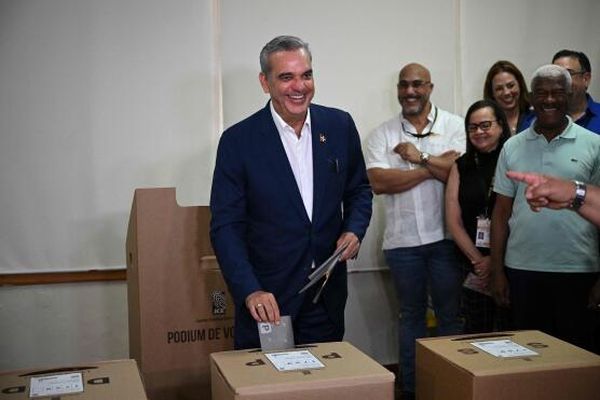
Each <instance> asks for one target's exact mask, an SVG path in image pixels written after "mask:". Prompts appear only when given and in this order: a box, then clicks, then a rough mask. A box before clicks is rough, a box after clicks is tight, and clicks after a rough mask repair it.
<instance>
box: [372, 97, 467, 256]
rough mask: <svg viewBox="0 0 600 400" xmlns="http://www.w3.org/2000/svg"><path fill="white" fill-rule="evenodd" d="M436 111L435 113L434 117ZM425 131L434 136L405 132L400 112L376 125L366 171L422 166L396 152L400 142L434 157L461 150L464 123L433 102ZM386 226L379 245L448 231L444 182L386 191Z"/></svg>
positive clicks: (420, 240)
mask: <svg viewBox="0 0 600 400" xmlns="http://www.w3.org/2000/svg"><path fill="white" fill-rule="evenodd" d="M436 113H437V116H436ZM428 119H429V125H428V126H426V127H425V132H427V131H429V130H431V132H433V134H431V135H429V136H427V137H424V138H416V137H413V136H411V135H410V134H408V133H407V132H406V131H405V129H407V130H408V131H412V132H415V130H414V127H413V126H412V125H411V124H410V122H408V121H407V120H406V119H404V118H403V117H402V115H398V116H396V117H394V118H392V119H390V120H389V121H387V122H384V123H383V124H381V125H380V126H379V127H377V128H376V129H375V130H374V131H373V132H372V133H371V135H370V136H369V139H368V141H367V146H366V150H365V158H366V163H367V169H370V168H397V169H401V170H412V169H415V168H423V167H421V166H420V165H415V164H411V163H410V162H408V161H405V160H403V159H402V158H401V157H400V156H399V155H398V154H397V153H395V152H394V147H396V146H397V145H398V144H399V143H405V142H409V143H412V144H414V145H415V147H416V148H417V149H418V150H419V151H422V152H426V153H429V154H431V155H434V156H437V155H440V154H442V153H444V152H446V151H448V150H456V151H458V152H460V153H464V151H465V140H466V139H465V130H464V129H465V128H464V122H463V119H462V118H461V117H459V116H458V115H454V114H451V113H449V112H447V111H444V110H441V109H439V108H437V107H435V106H432V107H431V112H430V114H429V116H428ZM382 196H383V197H384V199H385V215H386V227H385V232H384V237H383V248H384V249H386V250H387V249H394V248H398V247H414V246H420V245H424V244H429V243H434V242H436V241H439V240H442V239H444V238H445V237H448V235H447V234H446V232H445V228H444V184H443V183H442V182H440V181H438V180H437V179H427V180H426V181H423V182H421V183H420V184H418V185H417V186H415V187H413V188H412V189H410V190H407V191H405V192H402V193H396V194H384V195H382Z"/></svg>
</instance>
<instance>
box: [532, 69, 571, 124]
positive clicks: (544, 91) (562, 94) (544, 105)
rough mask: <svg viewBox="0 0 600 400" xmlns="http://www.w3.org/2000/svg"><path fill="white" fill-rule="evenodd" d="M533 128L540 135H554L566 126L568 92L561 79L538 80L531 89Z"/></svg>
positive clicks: (563, 80) (565, 84)
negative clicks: (534, 120) (533, 116)
mask: <svg viewBox="0 0 600 400" xmlns="http://www.w3.org/2000/svg"><path fill="white" fill-rule="evenodd" d="M531 90H532V92H531V94H532V98H531V104H532V105H533V109H534V111H535V114H536V117H537V119H536V122H535V127H536V129H538V130H539V131H540V132H541V133H546V132H548V133H556V131H557V130H558V129H559V128H561V127H562V126H563V125H564V124H566V115H567V103H568V96H569V91H568V90H567V83H566V82H565V79H564V78H563V77H556V78H539V79H537V80H536V81H535V82H534V85H533V87H532V88H531Z"/></svg>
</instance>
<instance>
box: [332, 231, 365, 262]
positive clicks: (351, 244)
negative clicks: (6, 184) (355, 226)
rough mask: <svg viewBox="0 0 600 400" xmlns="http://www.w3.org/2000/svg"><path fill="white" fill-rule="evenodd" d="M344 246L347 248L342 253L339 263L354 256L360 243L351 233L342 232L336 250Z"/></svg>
mask: <svg viewBox="0 0 600 400" xmlns="http://www.w3.org/2000/svg"><path fill="white" fill-rule="evenodd" d="M345 244H347V245H348V247H346V250H344V252H343V253H342V256H341V257H340V261H346V260H349V259H351V258H352V257H354V256H356V254H358V249H359V248H360V241H359V240H358V237H357V236H356V235H355V234H354V233H352V232H344V233H342V234H341V236H340V238H339V239H338V240H337V243H336V249H339V248H340V247H342V246H343V245H345Z"/></svg>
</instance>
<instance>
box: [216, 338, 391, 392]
mask: <svg viewBox="0 0 600 400" xmlns="http://www.w3.org/2000/svg"><path fill="white" fill-rule="evenodd" d="M211 379H212V398H213V400H234V399H235V400H281V399H286V400H323V399H343V400H365V399H377V400H393V399H394V374H392V373H391V372H389V371H388V370H387V369H385V368H384V367H382V366H381V365H379V364H378V363H377V362H376V361H374V360H373V359H371V358H370V357H368V356H367V355H365V354H363V353H362V352H361V351H360V350H358V349H357V348H355V347H354V346H352V345H351V344H350V343H347V342H333V343H319V344H314V345H308V346H305V347H300V346H299V347H298V348H296V349H290V350H285V351H269V352H262V351H259V350H238V351H227V352H219V353H214V354H212V355H211Z"/></svg>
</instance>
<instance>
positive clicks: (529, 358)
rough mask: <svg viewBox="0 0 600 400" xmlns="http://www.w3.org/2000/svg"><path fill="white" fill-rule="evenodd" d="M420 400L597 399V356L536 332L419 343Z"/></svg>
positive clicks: (599, 383)
mask: <svg viewBox="0 0 600 400" xmlns="http://www.w3.org/2000/svg"><path fill="white" fill-rule="evenodd" d="M416 374H417V376H416V384H417V398H418V399H419V400H442V399H443V400H500V399H544V400H564V399H569V400H590V399H598V398H600V356H597V355H595V354H593V353H590V352H588V351H585V350H583V349H580V348H578V347H576V346H573V345H571V344H569V343H566V342H563V341H562V340H559V339H556V338H554V337H552V336H550V335H547V334H545V333H543V332H540V331H518V332H505V333H498V334H488V335H485V334H484V335H462V336H451V337H438V338H427V339H418V340H417V354H416Z"/></svg>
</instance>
